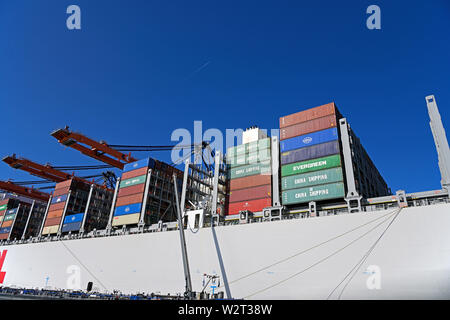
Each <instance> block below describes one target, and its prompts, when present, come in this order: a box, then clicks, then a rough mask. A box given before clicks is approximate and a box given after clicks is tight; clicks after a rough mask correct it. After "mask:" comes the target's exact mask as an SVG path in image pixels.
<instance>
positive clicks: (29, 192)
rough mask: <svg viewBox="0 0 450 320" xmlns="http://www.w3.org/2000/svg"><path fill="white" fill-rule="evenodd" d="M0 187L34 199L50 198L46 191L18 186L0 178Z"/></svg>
mask: <svg viewBox="0 0 450 320" xmlns="http://www.w3.org/2000/svg"><path fill="white" fill-rule="evenodd" d="M0 189H1V190H4V191H6V192H10V193H15V194H17V195H20V196H24V197H28V198H32V199H35V200H42V201H48V199H49V198H50V194H48V193H46V192H42V191H39V190H36V189H34V188H29V187H24V186H20V185H17V184H15V183H13V182H11V181H1V180H0Z"/></svg>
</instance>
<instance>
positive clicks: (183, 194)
mask: <svg viewBox="0 0 450 320" xmlns="http://www.w3.org/2000/svg"><path fill="white" fill-rule="evenodd" d="M189 163H190V161H189V159H186V162H185V165H184V174H183V188H182V189H181V204H180V206H181V213H182V214H184V206H185V205H186V192H187V187H188V185H187V183H188V175H189Z"/></svg>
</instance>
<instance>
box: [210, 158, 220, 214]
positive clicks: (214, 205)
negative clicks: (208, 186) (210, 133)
mask: <svg viewBox="0 0 450 320" xmlns="http://www.w3.org/2000/svg"><path fill="white" fill-rule="evenodd" d="M220 160H221V154H220V151H217V152H216V156H215V159H214V178H213V194H212V203H211V217H213V218H214V217H216V216H217V193H218V191H219V171H220V162H221V161H220ZM212 222H214V220H213V221H212Z"/></svg>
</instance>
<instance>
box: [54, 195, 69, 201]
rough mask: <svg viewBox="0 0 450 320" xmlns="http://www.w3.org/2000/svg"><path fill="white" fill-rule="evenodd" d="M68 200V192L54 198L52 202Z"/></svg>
mask: <svg viewBox="0 0 450 320" xmlns="http://www.w3.org/2000/svg"><path fill="white" fill-rule="evenodd" d="M66 200H67V194H63V195H60V196H57V197H54V198H53V199H52V203H60V202H64V201H66Z"/></svg>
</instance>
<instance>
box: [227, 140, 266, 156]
mask: <svg viewBox="0 0 450 320" xmlns="http://www.w3.org/2000/svg"><path fill="white" fill-rule="evenodd" d="M269 148H270V138H265V139H261V140H258V141H253V142H250V143H245V144H241V145H238V146H236V147H230V148H228V149H227V157H230V158H232V157H235V156H240V155H244V154H246V153H252V152H255V151H258V150H265V149H269Z"/></svg>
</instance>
